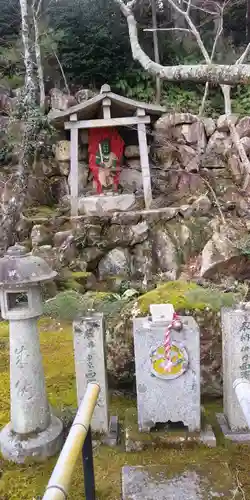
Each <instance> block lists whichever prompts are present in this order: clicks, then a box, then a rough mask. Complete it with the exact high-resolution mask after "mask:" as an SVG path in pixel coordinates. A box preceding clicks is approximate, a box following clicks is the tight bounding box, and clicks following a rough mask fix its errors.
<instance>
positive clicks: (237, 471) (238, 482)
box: [232, 469, 246, 500]
mask: <svg viewBox="0 0 250 500" xmlns="http://www.w3.org/2000/svg"><path fill="white" fill-rule="evenodd" d="M235 478H236V483H237V488H236V490H235V491H234V494H233V497H232V500H234V499H235V498H236V495H237V493H238V492H240V493H241V495H242V500H246V496H245V493H244V490H243V488H242V485H241V482H240V480H239V470H238V469H237V470H236V474H235Z"/></svg>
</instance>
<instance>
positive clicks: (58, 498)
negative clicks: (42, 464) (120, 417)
mask: <svg viewBox="0 0 250 500" xmlns="http://www.w3.org/2000/svg"><path fill="white" fill-rule="evenodd" d="M99 392H100V386H99V385H98V384H97V383H95V382H92V383H90V384H88V387H87V390H86V393H85V396H84V398H83V400H82V402H81V404H80V407H79V409H78V412H77V414H76V417H75V419H74V422H73V424H72V427H71V429H70V431H69V434H68V437H67V439H66V441H65V443H64V446H63V449H62V451H61V453H60V455H59V458H58V460H57V463H56V466H55V468H54V470H53V472H52V475H51V478H50V480H49V483H48V486H47V489H46V491H45V494H44V496H43V500H65V499H66V498H67V495H68V489H69V486H70V482H71V478H72V474H73V472H74V468H75V464H76V460H77V458H78V455H79V453H80V451H81V449H82V447H83V443H84V441H85V438H86V435H87V432H88V429H89V425H90V422H91V418H92V415H93V412H94V409H95V405H96V402H97V398H98V395H99Z"/></svg>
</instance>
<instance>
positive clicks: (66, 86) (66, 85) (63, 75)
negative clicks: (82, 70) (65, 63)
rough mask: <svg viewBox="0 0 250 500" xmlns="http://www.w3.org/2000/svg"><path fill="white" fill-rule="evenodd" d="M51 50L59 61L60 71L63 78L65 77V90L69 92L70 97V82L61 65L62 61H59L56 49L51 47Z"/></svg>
mask: <svg viewBox="0 0 250 500" xmlns="http://www.w3.org/2000/svg"><path fill="white" fill-rule="evenodd" d="M51 49H52V52H53V54H54V56H55V58H56V60H57V63H58V66H59V68H60V71H61V73H62V77H63V81H64V85H65V88H66V90H67V93H68V95H70V90H69V86H68V82H67V79H66V75H65V73H64V70H63V67H62V65H61V62H60V59H59V57H58V55H57V53H56V51H55V49H53V47H51Z"/></svg>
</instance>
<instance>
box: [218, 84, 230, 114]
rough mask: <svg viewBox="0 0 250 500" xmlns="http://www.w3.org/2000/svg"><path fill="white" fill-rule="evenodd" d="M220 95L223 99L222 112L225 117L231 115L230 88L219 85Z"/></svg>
mask: <svg viewBox="0 0 250 500" xmlns="http://www.w3.org/2000/svg"><path fill="white" fill-rule="evenodd" d="M220 87H221V90H222V94H223V97H224V112H225V115H231V114H232V103H231V87H230V85H221V86H220Z"/></svg>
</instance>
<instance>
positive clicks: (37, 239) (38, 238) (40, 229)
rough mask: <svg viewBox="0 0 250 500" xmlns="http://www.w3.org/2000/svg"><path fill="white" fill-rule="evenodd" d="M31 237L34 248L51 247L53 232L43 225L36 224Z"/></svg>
mask: <svg viewBox="0 0 250 500" xmlns="http://www.w3.org/2000/svg"><path fill="white" fill-rule="evenodd" d="M30 237H31V243H32V246H33V247H37V246H42V245H50V244H51V242H52V234H51V231H49V228H48V227H46V226H44V225H42V224H35V225H34V226H33V228H32V231H31V235H30Z"/></svg>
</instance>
